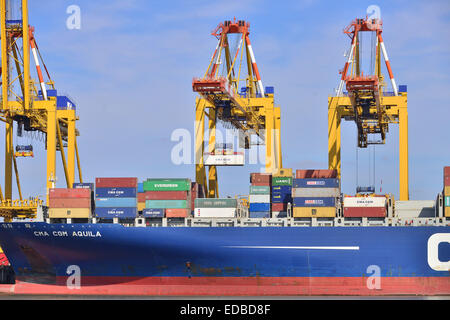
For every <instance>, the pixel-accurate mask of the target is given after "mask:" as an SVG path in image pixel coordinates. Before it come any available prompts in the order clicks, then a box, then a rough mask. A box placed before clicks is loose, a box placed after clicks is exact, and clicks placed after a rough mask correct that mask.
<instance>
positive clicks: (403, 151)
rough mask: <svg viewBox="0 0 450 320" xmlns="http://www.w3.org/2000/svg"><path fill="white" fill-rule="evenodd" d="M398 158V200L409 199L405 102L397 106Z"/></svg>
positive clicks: (406, 110)
mask: <svg viewBox="0 0 450 320" xmlns="http://www.w3.org/2000/svg"><path fill="white" fill-rule="evenodd" d="M399 160H400V165H399V169H400V200H401V201H406V200H409V186H408V109H407V108H406V103H405V104H404V105H403V104H402V105H400V106H399Z"/></svg>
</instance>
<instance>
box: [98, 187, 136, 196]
mask: <svg viewBox="0 0 450 320" xmlns="http://www.w3.org/2000/svg"><path fill="white" fill-rule="evenodd" d="M136 191H137V189H136V188H97V189H95V197H96V198H136Z"/></svg>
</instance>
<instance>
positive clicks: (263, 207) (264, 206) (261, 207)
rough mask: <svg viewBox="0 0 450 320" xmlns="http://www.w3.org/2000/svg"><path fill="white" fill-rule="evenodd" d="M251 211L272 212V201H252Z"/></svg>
mask: <svg viewBox="0 0 450 320" xmlns="http://www.w3.org/2000/svg"><path fill="white" fill-rule="evenodd" d="M249 211H255V212H257V211H264V212H266V211H269V212H270V203H250V208H249Z"/></svg>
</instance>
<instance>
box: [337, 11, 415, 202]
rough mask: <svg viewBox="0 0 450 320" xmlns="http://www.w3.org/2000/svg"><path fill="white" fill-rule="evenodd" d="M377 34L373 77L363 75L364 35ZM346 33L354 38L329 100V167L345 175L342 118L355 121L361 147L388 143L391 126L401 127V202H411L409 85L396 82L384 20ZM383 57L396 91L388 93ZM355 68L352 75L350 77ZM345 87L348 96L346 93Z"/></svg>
mask: <svg viewBox="0 0 450 320" xmlns="http://www.w3.org/2000/svg"><path fill="white" fill-rule="evenodd" d="M362 32H373V33H375V35H376V46H375V55H374V57H375V61H374V66H375V68H374V71H375V72H374V73H375V74H373V75H364V74H363V73H362V72H361V64H362V62H361V57H360V35H361V33H362ZM344 33H345V34H347V35H348V36H349V37H350V38H351V48H350V51H349V54H348V59H347V61H346V63H345V65H344V69H343V70H342V71H341V72H340V73H341V75H342V76H341V80H340V83H339V86H338V89H337V91H336V96H333V97H329V98H328V166H329V169H336V170H337V171H338V176H339V177H340V176H341V119H342V118H343V119H345V120H350V121H354V122H355V124H356V126H357V129H358V145H357V147H358V148H367V146H368V145H370V144H384V143H385V140H386V134H387V132H388V130H389V124H399V161H400V166H399V168H400V200H409V190H408V110H407V92H406V91H407V90H406V86H399V88H397V84H396V82H395V79H394V75H393V73H392V69H391V65H390V62H389V58H388V55H387V52H386V48H385V45H384V42H383V38H382V36H381V33H382V21H381V20H380V19H367V18H366V19H355V20H354V21H353V22H352V23H351V24H350V25H349V26H348V27H347V28H345V29H344ZM381 55H383V58H384V61H385V64H386V68H387V71H388V73H389V78H390V81H391V85H392V89H393V92H386V91H385V90H384V87H385V85H384V77H383V74H382V73H381ZM350 68H351V71H350V74H348V71H349V69H350ZM344 86H345V87H346V89H347V91H348V92H347V93H344V92H343V90H344ZM369 135H372V136H373V135H379V136H380V137H381V139H380V140H369V139H368V137H369Z"/></svg>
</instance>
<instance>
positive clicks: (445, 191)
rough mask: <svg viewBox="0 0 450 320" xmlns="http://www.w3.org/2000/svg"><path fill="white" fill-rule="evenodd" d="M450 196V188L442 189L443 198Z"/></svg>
mask: <svg viewBox="0 0 450 320" xmlns="http://www.w3.org/2000/svg"><path fill="white" fill-rule="evenodd" d="M447 196H450V186H446V187H444V197H447Z"/></svg>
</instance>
